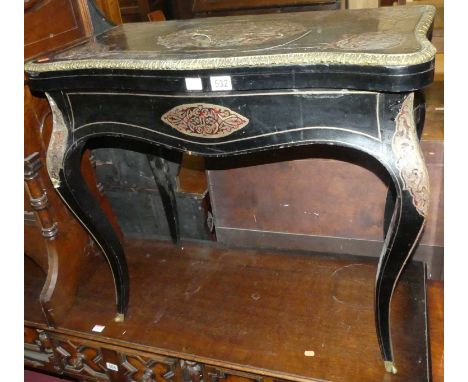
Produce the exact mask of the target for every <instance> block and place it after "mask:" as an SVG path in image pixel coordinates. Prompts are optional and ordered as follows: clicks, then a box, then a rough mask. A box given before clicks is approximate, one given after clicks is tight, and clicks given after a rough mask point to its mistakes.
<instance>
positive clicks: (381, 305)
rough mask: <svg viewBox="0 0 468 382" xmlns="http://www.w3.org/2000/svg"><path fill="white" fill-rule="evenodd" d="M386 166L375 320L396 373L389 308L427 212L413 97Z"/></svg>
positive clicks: (389, 366)
mask: <svg viewBox="0 0 468 382" xmlns="http://www.w3.org/2000/svg"><path fill="white" fill-rule="evenodd" d="M387 165H388V167H389V168H390V169H391V171H392V173H393V176H392V179H393V181H394V184H395V191H396V203H395V208H394V211H393V215H392V220H391V222H390V224H389V227H388V230H387V233H386V237H385V243H384V248H383V252H382V256H381V257H380V262H379V268H378V271H377V278H376V288H375V320H376V328H377V336H378V339H379V345H380V349H381V352H382V357H383V359H384V361H385V368H386V369H387V371H389V372H392V373H396V368H395V366H394V358H393V351H392V342H391V334H390V304H391V299H392V295H393V291H394V289H395V286H396V284H397V282H398V279H399V277H400V275H401V272H402V271H403V268H404V266H405V264H406V262H407V261H408V259H409V258H410V256H411V254H412V252H413V250H414V247H415V246H416V244H417V241H418V238H419V236H420V234H421V232H422V229H423V226H424V223H425V220H426V216H427V212H428V208H429V176H428V173H427V168H426V165H425V163H424V158H423V156H422V153H421V148H420V146H419V140H418V137H417V132H416V126H415V120H414V115H413V95H412V94H411V95H409V96H408V97H407V98H406V99H405V101H404V102H403V104H402V107H401V109H400V110H399V112H398V115H397V116H396V118H395V132H394V134H393V138H392V141H391V152H390V153H389V155H388V157H387Z"/></svg>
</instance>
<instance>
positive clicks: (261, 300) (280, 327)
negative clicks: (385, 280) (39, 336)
mask: <svg viewBox="0 0 468 382" xmlns="http://www.w3.org/2000/svg"><path fill="white" fill-rule="evenodd" d="M126 253H127V260H128V264H129V270H130V277H131V282H130V285H131V292H130V305H129V311H128V315H127V317H126V319H125V321H124V322H123V323H117V322H114V321H113V318H114V315H115V307H114V305H113V302H114V290H113V282H112V276H111V273H110V270H109V269H108V267H107V264H106V263H105V262H104V261H102V262H101V263H100V264H98V265H97V266H96V267H95V272H94V274H90V276H89V277H88V278H87V279H86V281H85V282H84V283H83V284H82V285H81V287H80V288H79V290H78V293H77V297H76V299H75V302H74V304H73V306H72V308H71V309H70V310H69V311H68V312H67V314H66V315H65V316H64V317H59V320H58V326H57V327H56V328H55V329H50V330H52V331H55V332H57V333H62V334H68V335H74V336H77V337H81V338H85V339H90V340H93V341H99V342H102V343H108V344H110V345H112V346H121V347H126V348H132V349H138V350H141V351H145V352H148V353H154V354H160V355H167V356H176V357H182V358H184V359H188V360H196V361H200V362H205V363H207V364H211V365H217V366H223V367H230V368H232V369H236V370H242V371H246V372H254V373H256V374H264V375H269V376H272V377H276V378H281V377H283V378H285V377H287V378H289V379H292V380H298V381H304V380H314V379H315V380H317V379H320V380H324V381H360V382H363V381H381V380H382V381H383V380H385V381H409V380H411V381H422V380H426V376H427V374H428V365H427V351H428V347H427V339H426V333H427V326H426V324H427V323H426V298H425V293H426V290H425V288H426V285H425V281H424V280H425V279H424V268H423V265H422V264H421V263H412V264H411V265H410V266H409V267H408V268H407V270H406V271H405V272H404V275H403V278H402V280H401V282H400V284H399V285H398V287H397V288H396V290H395V295H394V298H393V304H392V330H393V338H394V350H395V356H396V363H397V366H398V370H399V373H398V374H397V375H390V374H387V373H385V370H384V368H383V363H382V361H381V358H380V352H379V348H378V344H377V338H376V334H375V329H374V316H373V293H374V280H375V272H376V266H377V262H376V260H375V259H371V258H357V257H343V256H340V257H337V256H333V255H320V254H315V255H306V254H301V253H287V252H274V251H267V250H263V251H257V250H240V249H225V248H220V247H218V246H216V244H212V245H207V244H203V245H202V244H196V243H184V244H182V245H181V246H180V247H175V246H173V245H172V244H170V243H166V242H147V241H132V242H129V243H127V245H126ZM25 264H26V266H27V267H28V263H27V262H26V263H25ZM29 266H31V264H29ZM26 276H27V277H26V285H25V307H26V306H28V305H29V304H30V303H32V301H29V300H30V299H33V298H34V293H32V292H31V291H32V290H36V291H37V289H35V288H37V284H38V278H39V277H41V275H40V274H39V273H38V272H30V270H29V269H28V268H27V269H26ZM36 294H37V293H36ZM25 318H26V322H27V323H28V322H29V323H33V324H34V326H36V327H43V328H46V327H45V324H44V321H43V320H42V319H41V318H40V314H38V312H37V310H34V309H25ZM95 325H103V326H105V329H104V330H103V331H102V333H94V332H93V331H92V329H93V327H94V326H95ZM305 351H309V352H310V351H312V352H313V353H314V356H305V353H304V352H305Z"/></svg>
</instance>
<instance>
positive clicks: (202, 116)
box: [161, 103, 249, 138]
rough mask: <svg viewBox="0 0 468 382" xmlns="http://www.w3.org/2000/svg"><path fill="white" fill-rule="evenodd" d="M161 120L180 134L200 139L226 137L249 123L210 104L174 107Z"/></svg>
mask: <svg viewBox="0 0 468 382" xmlns="http://www.w3.org/2000/svg"><path fill="white" fill-rule="evenodd" d="M161 120H162V121H163V122H164V123H167V124H168V125H169V126H171V127H172V128H174V129H176V130H177V131H179V132H181V133H182V134H186V135H191V136H194V137H202V138H220V137H226V136H228V135H230V134H232V133H234V132H235V131H238V130H240V129H242V128H243V127H245V126H246V125H247V124H248V123H249V119H248V118H246V117H244V116H242V115H240V114H239V113H236V112H235V111H232V110H231V109H228V108H227V107H224V106H220V105H213V104H210V103H191V104H184V105H179V106H176V107H174V108H172V109H171V110H169V111H168V112H167V113H165V114H164V115H163V116H162V117H161Z"/></svg>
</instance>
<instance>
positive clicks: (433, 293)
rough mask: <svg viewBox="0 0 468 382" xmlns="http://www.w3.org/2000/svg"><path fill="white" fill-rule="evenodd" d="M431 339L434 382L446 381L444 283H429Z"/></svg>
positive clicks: (433, 281)
mask: <svg viewBox="0 0 468 382" xmlns="http://www.w3.org/2000/svg"><path fill="white" fill-rule="evenodd" d="M427 292H428V293H427V294H428V300H429V302H428V304H429V337H430V339H431V358H432V382H442V381H443V380H444V283H443V281H435V280H432V281H429V284H428V291H427Z"/></svg>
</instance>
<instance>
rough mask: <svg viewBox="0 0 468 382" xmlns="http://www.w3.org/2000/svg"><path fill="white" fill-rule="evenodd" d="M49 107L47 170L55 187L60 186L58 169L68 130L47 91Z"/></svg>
mask: <svg viewBox="0 0 468 382" xmlns="http://www.w3.org/2000/svg"><path fill="white" fill-rule="evenodd" d="M46 95H47V99H48V100H49V104H50V108H51V110H52V118H53V128H52V135H51V136H50V143H49V147H48V149H47V159H46V163H47V171H48V172H49V177H50V180H51V181H52V184H53V185H54V187H55V188H57V187H59V186H60V170H61V169H62V163H63V155H64V153H65V148H66V146H67V139H68V130H67V126H66V125H65V120H64V118H63V115H62V112H61V111H60V109H59V108H58V107H57V105H56V103H55V101H54V100H53V98H52V97H51V96H49V95H48V94H47V93H46Z"/></svg>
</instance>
